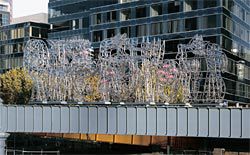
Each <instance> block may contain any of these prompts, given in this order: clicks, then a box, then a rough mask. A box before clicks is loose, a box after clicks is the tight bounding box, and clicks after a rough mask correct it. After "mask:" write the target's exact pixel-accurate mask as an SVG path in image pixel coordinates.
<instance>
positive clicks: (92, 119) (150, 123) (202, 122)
mask: <svg viewBox="0 0 250 155" xmlns="http://www.w3.org/2000/svg"><path fill="white" fill-rule="evenodd" d="M0 109H1V118H0V121H1V122H0V126H1V132H9V133H12V132H27V133H83V134H115V135H154V136H187V137H216V138H247V139H248V138H250V123H249V118H250V109H244V108H214V107H213V108H194V107H189V108H187V107H170V106H112V105H107V106H100V105H98V106H96V105H81V106H78V105H72V106H69V105H53V106H52V105H25V106H21V105H18V106H17V105H1V106H0Z"/></svg>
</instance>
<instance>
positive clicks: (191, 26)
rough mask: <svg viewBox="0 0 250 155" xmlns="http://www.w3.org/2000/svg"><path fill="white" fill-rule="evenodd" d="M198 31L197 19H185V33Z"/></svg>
mask: <svg viewBox="0 0 250 155" xmlns="http://www.w3.org/2000/svg"><path fill="white" fill-rule="evenodd" d="M192 30H197V18H187V19H185V31H192Z"/></svg>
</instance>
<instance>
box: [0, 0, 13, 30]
mask: <svg viewBox="0 0 250 155" xmlns="http://www.w3.org/2000/svg"><path fill="white" fill-rule="evenodd" d="M11 20H12V0H0V26H2V25H8V24H10V22H11Z"/></svg>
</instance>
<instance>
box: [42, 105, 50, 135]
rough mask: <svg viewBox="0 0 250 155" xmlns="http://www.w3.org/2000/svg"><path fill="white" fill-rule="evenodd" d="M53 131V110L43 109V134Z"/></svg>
mask: <svg viewBox="0 0 250 155" xmlns="http://www.w3.org/2000/svg"><path fill="white" fill-rule="evenodd" d="M51 130H52V108H51V107H43V132H51Z"/></svg>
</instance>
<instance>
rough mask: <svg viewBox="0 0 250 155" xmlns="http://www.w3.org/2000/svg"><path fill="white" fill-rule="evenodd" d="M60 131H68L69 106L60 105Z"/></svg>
mask: <svg viewBox="0 0 250 155" xmlns="http://www.w3.org/2000/svg"><path fill="white" fill-rule="evenodd" d="M60 109H61V120H62V121H61V129H60V130H61V132H63V133H68V132H69V119H70V116H69V107H61V108H60Z"/></svg>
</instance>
